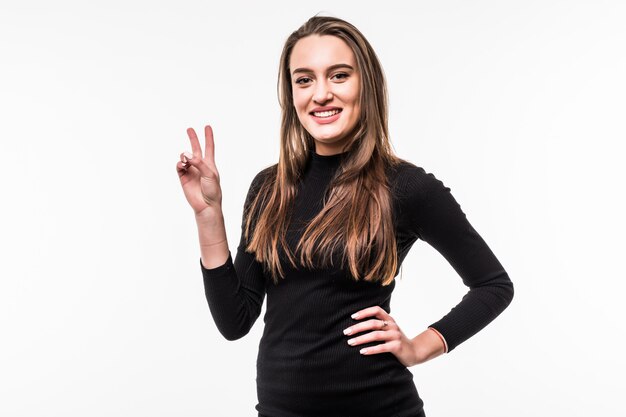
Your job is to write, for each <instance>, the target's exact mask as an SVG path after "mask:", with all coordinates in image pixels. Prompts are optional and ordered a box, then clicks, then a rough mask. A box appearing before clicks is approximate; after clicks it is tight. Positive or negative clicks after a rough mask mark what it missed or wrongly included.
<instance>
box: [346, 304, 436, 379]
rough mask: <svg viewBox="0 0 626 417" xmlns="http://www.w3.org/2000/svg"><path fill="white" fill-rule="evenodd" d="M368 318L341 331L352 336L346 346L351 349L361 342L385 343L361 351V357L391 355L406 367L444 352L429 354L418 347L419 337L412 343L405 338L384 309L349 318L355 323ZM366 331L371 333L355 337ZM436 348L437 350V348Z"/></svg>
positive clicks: (377, 308)
mask: <svg viewBox="0 0 626 417" xmlns="http://www.w3.org/2000/svg"><path fill="white" fill-rule="evenodd" d="M367 317H372V319H370V320H366V321H361V322H360V323H357V324H354V325H352V326H350V327H348V328H347V329H345V330H344V334H345V335H349V336H351V339H349V340H348V344H350V345H351V346H358V345H360V344H363V343H369V342H376V341H381V342H384V343H380V344H378V345H375V346H369V347H367V348H364V349H361V350H360V352H361V354H363V355H375V354H378V353H383V352H390V353H392V354H393V355H394V356H395V357H396V358H398V360H399V361H400V362H401V363H402V364H403V365H404V366H406V367H407V368H408V367H410V366H413V365H417V364H419V363H422V362H425V361H427V360H429V359H432V358H433V357H435V356H438V354H441V353H443V347H442V348H441V352H440V353H438V354H435V353H436V352H429V351H428V350H430V349H428V347H427V346H420V343H419V340H418V338H420V336H421V335H420V336H418V337H416V338H415V339H413V340H411V339H409V338H408V337H406V335H405V334H404V333H403V332H402V330H400V327H399V326H398V324H397V323H396V322H395V320H394V319H393V317H391V316H390V315H389V313H387V312H386V311H385V310H383V309H382V308H381V307H380V306H374V307H368V308H366V309H364V310H360V311H358V312H356V313H355V314H353V315H352V318H353V319H355V320H361V319H364V318H367ZM366 330H373V331H371V332H369V333H366V334H363V335H360V336H355V335H356V334H357V333H361V332H364V331H366ZM428 333H431V332H428ZM435 337H436V336H435ZM422 347H425V348H426V349H422ZM435 349H438V347H437V346H436V345H435Z"/></svg>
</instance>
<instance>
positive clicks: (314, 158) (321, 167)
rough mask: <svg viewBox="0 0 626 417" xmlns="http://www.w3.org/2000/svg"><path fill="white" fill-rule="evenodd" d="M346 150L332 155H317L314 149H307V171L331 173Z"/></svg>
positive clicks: (346, 153) (339, 162)
mask: <svg viewBox="0 0 626 417" xmlns="http://www.w3.org/2000/svg"><path fill="white" fill-rule="evenodd" d="M347 155H348V152H343V153H338V154H334V155H319V154H317V153H316V152H315V150H311V151H309V171H310V173H311V174H314V175H315V174H320V175H324V174H333V173H334V172H335V171H336V170H337V168H338V167H339V165H341V161H342V160H343V159H344V158H345V157H346V156H347Z"/></svg>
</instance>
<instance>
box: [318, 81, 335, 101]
mask: <svg viewBox="0 0 626 417" xmlns="http://www.w3.org/2000/svg"><path fill="white" fill-rule="evenodd" d="M332 98H333V95H332V92H331V91H330V86H329V85H328V84H327V82H326V81H325V80H324V81H318V82H317V83H315V91H314V92H313V101H315V102H316V103H325V102H327V101H328V100H330V99H332Z"/></svg>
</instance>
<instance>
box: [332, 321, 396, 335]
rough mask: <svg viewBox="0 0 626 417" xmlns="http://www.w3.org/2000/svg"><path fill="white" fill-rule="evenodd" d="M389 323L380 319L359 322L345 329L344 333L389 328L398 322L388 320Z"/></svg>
mask: <svg viewBox="0 0 626 417" xmlns="http://www.w3.org/2000/svg"><path fill="white" fill-rule="evenodd" d="M386 322H387V325H386V326H385V325H384V323H383V320H380V319H371V320H367V321H364V322H361V323H357V324H355V325H352V326H350V327H348V328H347V329H345V330H344V331H343V334H345V335H349V334H356V333H360V332H363V331H365V330H389V329H391V328H392V327H394V326H395V325H396V324H395V323H394V322H392V321H389V320H386Z"/></svg>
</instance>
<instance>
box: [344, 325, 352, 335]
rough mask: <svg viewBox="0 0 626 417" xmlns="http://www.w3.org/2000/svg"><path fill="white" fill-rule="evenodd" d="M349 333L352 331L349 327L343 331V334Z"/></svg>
mask: <svg viewBox="0 0 626 417" xmlns="http://www.w3.org/2000/svg"><path fill="white" fill-rule="evenodd" d="M350 333H352V329H351V328H349V327H348V328H347V329H346V330H344V331H343V334H350Z"/></svg>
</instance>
